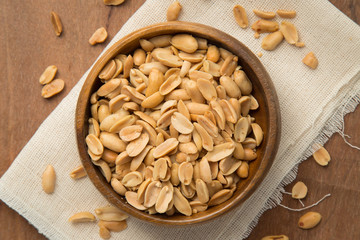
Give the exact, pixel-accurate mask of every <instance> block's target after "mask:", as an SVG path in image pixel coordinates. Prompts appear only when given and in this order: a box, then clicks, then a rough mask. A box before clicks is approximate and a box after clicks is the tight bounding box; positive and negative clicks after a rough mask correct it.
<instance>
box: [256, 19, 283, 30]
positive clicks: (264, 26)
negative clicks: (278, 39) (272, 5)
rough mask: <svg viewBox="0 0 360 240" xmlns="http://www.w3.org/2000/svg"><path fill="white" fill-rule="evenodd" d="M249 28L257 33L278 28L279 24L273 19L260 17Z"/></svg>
mask: <svg viewBox="0 0 360 240" xmlns="http://www.w3.org/2000/svg"><path fill="white" fill-rule="evenodd" d="M251 28H252V29H253V30H254V31H256V32H258V33H264V32H275V31H277V30H279V24H278V23H277V22H274V21H268V20H264V19H260V20H258V21H256V22H255V23H254V24H253V25H252V26H251Z"/></svg>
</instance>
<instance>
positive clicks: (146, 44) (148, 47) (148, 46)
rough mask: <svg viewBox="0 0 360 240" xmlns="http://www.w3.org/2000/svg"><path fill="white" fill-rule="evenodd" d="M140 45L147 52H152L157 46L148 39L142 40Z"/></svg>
mask: <svg viewBox="0 0 360 240" xmlns="http://www.w3.org/2000/svg"><path fill="white" fill-rule="evenodd" d="M139 43H140V46H141V48H142V49H144V50H145V52H151V51H152V50H153V49H154V47H155V45H154V44H153V43H152V42H150V41H149V40H146V39H140V40H139Z"/></svg>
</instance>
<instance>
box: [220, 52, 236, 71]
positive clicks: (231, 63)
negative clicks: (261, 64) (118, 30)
mask: <svg viewBox="0 0 360 240" xmlns="http://www.w3.org/2000/svg"><path fill="white" fill-rule="evenodd" d="M237 61H238V57H234V56H228V57H227V58H226V59H225V61H224V63H223V64H222V65H221V67H220V75H225V76H231V75H232V74H233V72H234V71H235V69H236V68H237V66H238V65H237Z"/></svg>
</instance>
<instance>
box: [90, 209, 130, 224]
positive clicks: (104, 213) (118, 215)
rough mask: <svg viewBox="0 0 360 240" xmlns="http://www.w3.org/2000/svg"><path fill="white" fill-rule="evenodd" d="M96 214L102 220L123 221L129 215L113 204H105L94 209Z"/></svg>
mask: <svg viewBox="0 0 360 240" xmlns="http://www.w3.org/2000/svg"><path fill="white" fill-rule="evenodd" d="M95 213H96V216H97V217H98V218H99V219H100V220H103V221H124V220H125V219H127V218H128V217H129V216H128V215H126V214H125V213H123V212H122V211H120V209H118V208H117V207H114V206H109V205H108V206H105V207H100V208H97V209H95Z"/></svg>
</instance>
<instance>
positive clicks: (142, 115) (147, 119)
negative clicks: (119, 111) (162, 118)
mask: <svg viewBox="0 0 360 240" xmlns="http://www.w3.org/2000/svg"><path fill="white" fill-rule="evenodd" d="M134 114H135V115H136V116H138V117H139V118H140V119H142V120H144V121H145V122H147V123H148V124H150V125H151V126H152V127H156V121H155V120H154V119H153V118H152V117H150V116H149V115H146V114H145V113H143V112H141V111H135V112H134Z"/></svg>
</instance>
